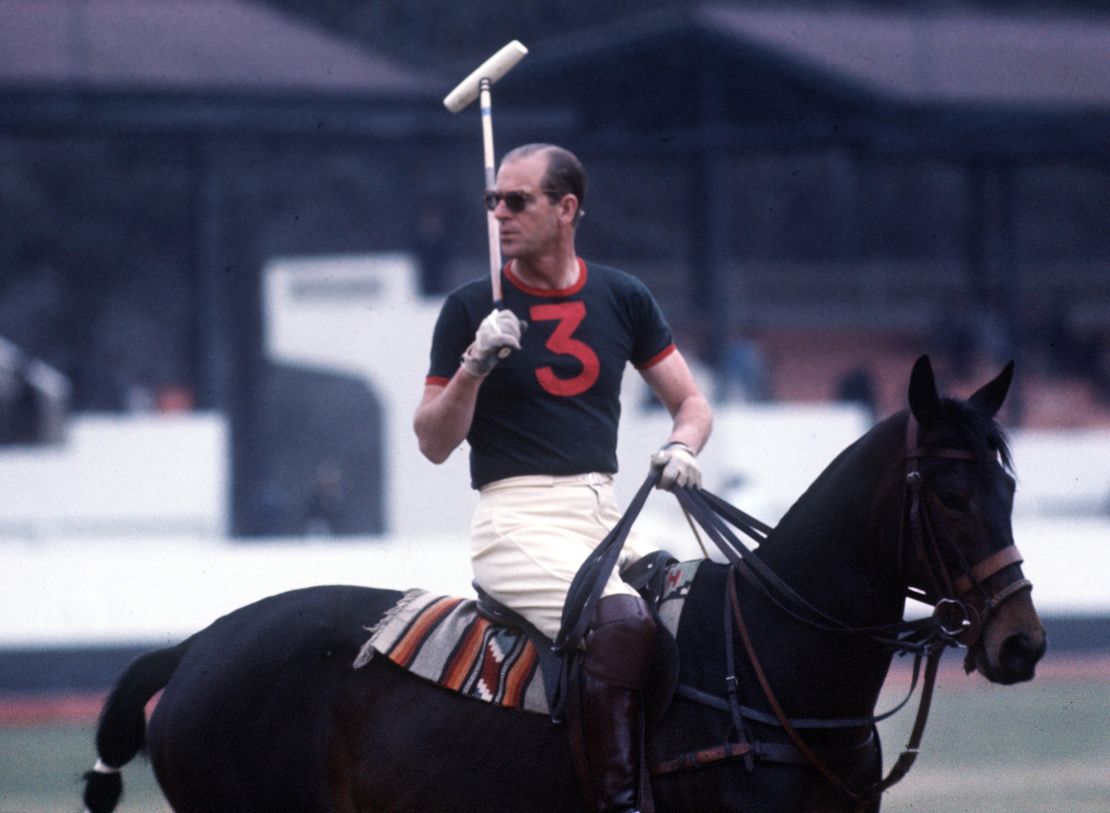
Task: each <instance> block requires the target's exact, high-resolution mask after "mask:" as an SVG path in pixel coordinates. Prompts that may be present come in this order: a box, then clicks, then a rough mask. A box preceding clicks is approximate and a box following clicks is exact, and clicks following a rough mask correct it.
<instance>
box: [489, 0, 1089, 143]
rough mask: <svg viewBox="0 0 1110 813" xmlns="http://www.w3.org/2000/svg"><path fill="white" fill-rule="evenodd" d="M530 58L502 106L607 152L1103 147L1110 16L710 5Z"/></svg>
mask: <svg viewBox="0 0 1110 813" xmlns="http://www.w3.org/2000/svg"><path fill="white" fill-rule="evenodd" d="M532 45H533V47H532V54H533V55H532V56H529V57H528V59H526V60H525V61H524V62H522V63H521V65H520V67H518V68H517V69H515V70H514V71H513V73H512V74H511V75H509V76H508V77H506V78H505V80H503V81H502V82H501V83H499V84H498V95H499V97H500V100H501V102H502V104H501V109H502V110H504V109H507V108H508V107H509V105H508V104H506V102H507V101H509V102H511V103H512V105H517V106H519V105H523V104H527V103H533V102H534V99H537V98H541V99H544V100H545V101H546V103H547V104H549V105H563V106H564V107H565V108H566V109H567V110H568V111H569V112H570V114H571V115H572V116H573V118H574V120H575V121H577V122H578V126H579V128H580V130H579V132H580V135H582V136H584V137H588V138H590V139H592V140H594V141H596V142H597V143H598V145H605V144H608V145H609V146H611V147H613V148H614V149H629V148H636V147H643V148H645V149H665V150H666V149H675V148H678V149H694V150H701V149H703V148H705V147H707V146H709V147H714V146H715V147H723V148H726V149H744V148H745V147H762V148H769V149H776V148H790V146H791V145H794V144H812V143H814V142H833V141H835V142H840V143H844V142H854V143H857V144H859V145H861V146H862V145H866V146H870V147H873V148H874V149H876V150H879V151H883V150H894V151H917V150H922V149H928V150H935V151H938V152H942V153H950V154H959V153H966V152H969V151H987V152H993V153H995V154H997V155H1018V154H1022V155H1032V154H1036V153H1040V154H1044V153H1046V152H1051V151H1053V150H1057V149H1065V150H1070V151H1073V152H1077V153H1084V154H1088V155H1091V154H1104V153H1105V151H1106V150H1107V147H1108V145H1110V16H1090V15H1088V16H1085V17H1078V16H1071V17H1065V16H1060V15H1050V14H1030V13H1027V14H1021V15H1018V14H1016V13H1013V12H1010V13H1006V14H1001V13H996V14H988V13H983V12H970V11H960V10H947V11H937V12H932V11H930V12H925V11H905V10H903V11H885V10H868V9H856V10H850V11H841V10H825V9H804V8H797V7H789V8H762V9H760V8H744V7H734V6H725V5H719V4H707V5H702V6H695V7H693V8H691V9H687V10H684V11H680V12H676V11H662V12H655V13H648V14H645V15H643V16H640V17H637V18H632V19H630V20H625V21H622V22H621V23H620V24H619V25H618V24H614V25H606V26H602V27H599V28H597V29H593V30H589V31H586V32H579V33H576V34H574V35H572V36H570V37H562V38H559V39H557V40H555V41H552V42H546V43H545V42H537V43H533V44H532Z"/></svg>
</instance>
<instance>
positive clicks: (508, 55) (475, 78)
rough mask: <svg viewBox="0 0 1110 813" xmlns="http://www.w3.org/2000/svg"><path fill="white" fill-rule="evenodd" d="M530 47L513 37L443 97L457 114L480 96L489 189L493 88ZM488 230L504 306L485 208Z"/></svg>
mask: <svg viewBox="0 0 1110 813" xmlns="http://www.w3.org/2000/svg"><path fill="white" fill-rule="evenodd" d="M527 53H528V49H527V48H525V47H524V46H523V45H521V44H520V42H519V41H517V40H513V41H512V42H510V43H509V44H508V45H506V46H505V47H504V48H502V49H501V50H500V51H498V52H497V53H496V54H494V55H493V56H491V57H490V58H489V59H487V60H486V61H485V62H483V63H482V64H481V65H479V66H478V68H477V69H476V70H475V71H474V72H473V73H471V74H470V76H468V77H466V78H465V79H463V80H462V81H461V82H459V84H458V85H457V86H456V87H455V89H454V90H452V91H451V92H450V93H448V94H447V95H446V96H445V97H444V99H443V106H444V107H446V108H447V109H448V110H449V111H451V112H452V113H458V112H459V111H460V110H462V109H463V108H464V107H466V106H467V105H469V104H470V103H471V102H473V101H474V100H475V99H477V98H478V97H479V96H480V97H481V108H482V147H483V150H484V152H485V164H486V190H490V189H493V188H494V186H495V185H496V176H495V172H496V170H495V167H494V163H493V110H492V103H491V100H490V87H491V86H492V85H493V83H494V82H496V81H497V80H498V79H500V78H501V77H502V76H504V75H505V74H507V73H508V72H509V71H511V70H512V69H513V67H514V66H515V65H516V63H518V62H520V60H521V59H523V58H524V55H525V54H527ZM486 229H487V231H488V232H489V276H490V282H491V283H492V284H493V307H494V308H500V307H501V304H502V303H501V236H500V229H499V228H498V225H497V218H495V217H494V216H493V212H491V211H489V210H488V209H487V210H486ZM502 355H503V356H506V355H508V348H506V349H505V350H502Z"/></svg>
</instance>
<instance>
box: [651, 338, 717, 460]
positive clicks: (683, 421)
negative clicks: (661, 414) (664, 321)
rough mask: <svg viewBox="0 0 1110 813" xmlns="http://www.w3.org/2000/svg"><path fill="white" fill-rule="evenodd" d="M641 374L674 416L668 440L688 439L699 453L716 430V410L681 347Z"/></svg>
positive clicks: (688, 444) (678, 441)
mask: <svg viewBox="0 0 1110 813" xmlns="http://www.w3.org/2000/svg"><path fill="white" fill-rule="evenodd" d="M640 375H642V376H643V377H644V380H645V381H646V382H647V383H648V386H649V387H651V389H652V392H654V393H655V394H656V396H658V398H659V400H660V401H662V402H663V406H665V407H666V408H667V412H669V413H670V414H671V417H672V418H673V419H674V425H673V427H672V429H671V435H670V437H669V438H667V442H668V443H684V444H686V445H687V446H689V447H690V448H691V449H692V450H693V452H694V453H695V454H697V453H698V452H700V451H701V450H702V447H704V446H705V442H706V441H707V440H709V433H710V432H712V431H713V410H712V409H711V408H710V406H709V401H707V400H706V398H705V396H704V395H702V393H701V390H699V389H698V385H697V384H696V383H694V376H693V375H692V374H691V373H690V368H689V367H688V366H687V365H686V359H684V358H683V357H682V354H681V353H679V352H678V351H677V350H676V351H675V352H673V353H671V354H670V355H669V356H667V357H666V358H665V359H663V360H662V361H661V362H659V363H658V364H655V365H653V366H651V367H648V368H647V369H646V370H641V371H640Z"/></svg>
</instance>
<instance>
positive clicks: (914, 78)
mask: <svg viewBox="0 0 1110 813" xmlns="http://www.w3.org/2000/svg"><path fill="white" fill-rule="evenodd" d="M696 19H698V21H699V22H700V23H701V24H702V25H704V26H706V27H707V28H708V29H711V30H716V31H718V32H721V33H724V34H728V35H730V36H733V37H735V38H736V40H737V41H738V42H742V43H745V44H747V45H749V46H753V47H756V48H760V49H763V50H765V51H767V52H768V53H771V52H777V53H778V54H780V55H781V56H782V57H784V58H785V59H787V60H789V61H791V62H795V63H797V64H798V65H801V66H806V67H810V68H813V69H817V70H821V71H826V72H828V73H830V74H833V75H838V76H840V77H841V78H842V79H843V80H844V81H847V82H851V83H857V84H858V85H859V86H860V87H862V88H868V89H871V90H873V91H876V92H879V93H884V94H889V95H891V96H894V97H900V98H903V99H908V100H914V101H924V102H955V103H970V104H989V105H1011V106H1022V107H1024V106H1035V107H1047V108H1059V107H1099V108H1108V107H1110V16H1103V17H1101V18H1100V17H1092V16H1090V15H1088V16H1084V17H1077V16H1061V15H1059V14H1051V13H1040V14H1032V13H1025V14H1016V13H1013V12H1011V13H1006V14H1001V13H994V14H988V13H983V12H977V11H969V10H952V9H948V10H939V11H935V12H924V11H920V10H917V11H908V12H907V11H901V12H894V11H878V10H870V9H867V10H865V9H856V10H841V11H836V10H833V11H824V10H820V11H819V10H803V9H798V8H786V9H778V10H760V9H745V8H734V7H725V6H706V7H704V8H702V9H700V10H699V11H698V12H697V16H696Z"/></svg>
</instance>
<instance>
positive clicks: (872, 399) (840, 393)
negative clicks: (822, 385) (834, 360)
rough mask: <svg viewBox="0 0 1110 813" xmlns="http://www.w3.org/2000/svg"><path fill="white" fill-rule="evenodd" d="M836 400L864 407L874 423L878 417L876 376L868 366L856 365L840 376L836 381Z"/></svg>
mask: <svg viewBox="0 0 1110 813" xmlns="http://www.w3.org/2000/svg"><path fill="white" fill-rule="evenodd" d="M836 400H837V401H841V402H843V403H847V404H856V405H858V406H861V407H863V408H864V409H865V410H867V415H868V418H869V419H870V421H871V422H872V423H874V422H875V420H876V419H877V418H878V414H879V399H878V396H877V395H876V393H875V377H874V376H873V375H872V374H871V371H870V370H868V369H867V368H866V367H856V368H854V369H852V370H849V371H848V372H847V373H845V374H844V375H842V376H841V377H840V379H839V380H838V381H837V383H836Z"/></svg>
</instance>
